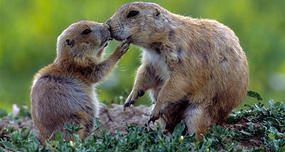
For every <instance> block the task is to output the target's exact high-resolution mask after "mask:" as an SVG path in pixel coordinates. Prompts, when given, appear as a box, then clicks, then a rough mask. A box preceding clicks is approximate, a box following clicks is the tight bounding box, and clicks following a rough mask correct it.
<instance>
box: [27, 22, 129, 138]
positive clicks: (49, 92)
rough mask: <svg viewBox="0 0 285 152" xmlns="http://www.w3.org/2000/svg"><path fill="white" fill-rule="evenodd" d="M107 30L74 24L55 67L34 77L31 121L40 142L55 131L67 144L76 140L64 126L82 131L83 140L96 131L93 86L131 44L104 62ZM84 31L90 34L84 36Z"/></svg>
mask: <svg viewBox="0 0 285 152" xmlns="http://www.w3.org/2000/svg"><path fill="white" fill-rule="evenodd" d="M108 28H109V27H108V26H107V25H105V24H102V23H95V22H91V21H80V22H77V23H74V24H72V25H71V26H69V27H68V28H67V29H66V30H65V31H64V32H63V33H62V34H61V35H60V36H59V37H58V42H57V57H56V59H55V61H54V63H52V64H50V65H48V66H46V67H44V68H43V69H41V70H40V71H39V72H38V73H37V74H36V75H35V78H34V82H33V85H32V89H31V104H32V118H33V122H34V125H35V127H36V129H37V130H38V131H39V138H40V140H41V141H45V140H46V139H48V138H50V136H51V135H52V134H53V133H54V132H55V131H59V132H61V133H62V134H63V136H64V138H65V139H66V140H73V136H72V135H71V134H70V133H68V132H67V131H65V130H64V129H63V126H64V124H65V123H75V124H76V125H80V126H81V127H83V129H82V130H80V131H79V132H78V133H79V135H80V137H82V138H84V137H86V136H87V135H88V134H89V133H90V132H91V130H92V129H93V120H94V119H95V117H97V116H98V113H99V105H98V101H97V99H96V95H95V92H94V83H96V82H99V81H102V80H103V79H104V78H105V77H106V76H107V75H108V74H109V73H110V72H111V70H112V69H113V67H114V66H115V64H116V63H117V62H118V60H119V59H120V57H121V56H122V55H123V54H124V53H125V52H126V51H127V49H128V47H129V43H128V42H126V41H125V42H123V43H121V45H120V46H118V47H117V48H116V50H115V51H114V53H113V54H112V55H110V56H109V57H108V58H107V59H106V60H104V61H101V56H102V52H103V50H104V47H105V46H106V44H107V41H108V40H110V32H109V30H108ZM84 30H91V31H89V33H88V32H87V33H85V34H84V32H83V31H84ZM51 138H52V137H51Z"/></svg>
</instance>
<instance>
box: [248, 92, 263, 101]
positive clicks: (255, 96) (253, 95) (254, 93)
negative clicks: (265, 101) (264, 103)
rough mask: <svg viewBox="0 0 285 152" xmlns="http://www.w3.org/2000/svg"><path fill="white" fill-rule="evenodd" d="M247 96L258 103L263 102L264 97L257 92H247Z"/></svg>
mask: <svg viewBox="0 0 285 152" xmlns="http://www.w3.org/2000/svg"><path fill="white" fill-rule="evenodd" d="M247 96H249V97H252V98H256V99H257V100H258V101H261V100H262V97H261V96H260V95H259V93H257V92H255V91H247Z"/></svg>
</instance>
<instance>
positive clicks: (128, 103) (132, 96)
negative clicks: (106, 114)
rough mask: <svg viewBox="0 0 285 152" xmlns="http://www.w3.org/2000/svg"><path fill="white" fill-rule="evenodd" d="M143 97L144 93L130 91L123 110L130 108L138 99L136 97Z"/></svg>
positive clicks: (141, 91)
mask: <svg viewBox="0 0 285 152" xmlns="http://www.w3.org/2000/svg"><path fill="white" fill-rule="evenodd" d="M143 95H144V91H143V90H140V91H132V92H131V93H130V95H129V96H128V98H127V100H126V102H125V104H124V109H125V108H126V107H129V106H131V105H132V104H134V103H135V102H136V100H137V99H138V97H141V96H143Z"/></svg>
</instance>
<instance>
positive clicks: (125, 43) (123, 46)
mask: <svg viewBox="0 0 285 152" xmlns="http://www.w3.org/2000/svg"><path fill="white" fill-rule="evenodd" d="M130 44H131V43H130V40H129V39H126V40H124V41H123V42H121V44H119V46H117V49H116V51H117V52H119V53H120V55H123V54H125V53H126V52H127V51H128V49H129V47H130Z"/></svg>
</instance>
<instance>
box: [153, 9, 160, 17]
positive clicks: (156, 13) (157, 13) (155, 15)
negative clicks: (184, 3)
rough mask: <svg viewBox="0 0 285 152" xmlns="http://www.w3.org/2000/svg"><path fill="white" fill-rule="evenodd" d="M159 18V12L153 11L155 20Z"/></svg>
mask: <svg viewBox="0 0 285 152" xmlns="http://www.w3.org/2000/svg"><path fill="white" fill-rule="evenodd" d="M159 16H160V11H159V10H158V9H157V8H156V9H155V10H154V17H155V18H156V19H157V18H158V17H159Z"/></svg>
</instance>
